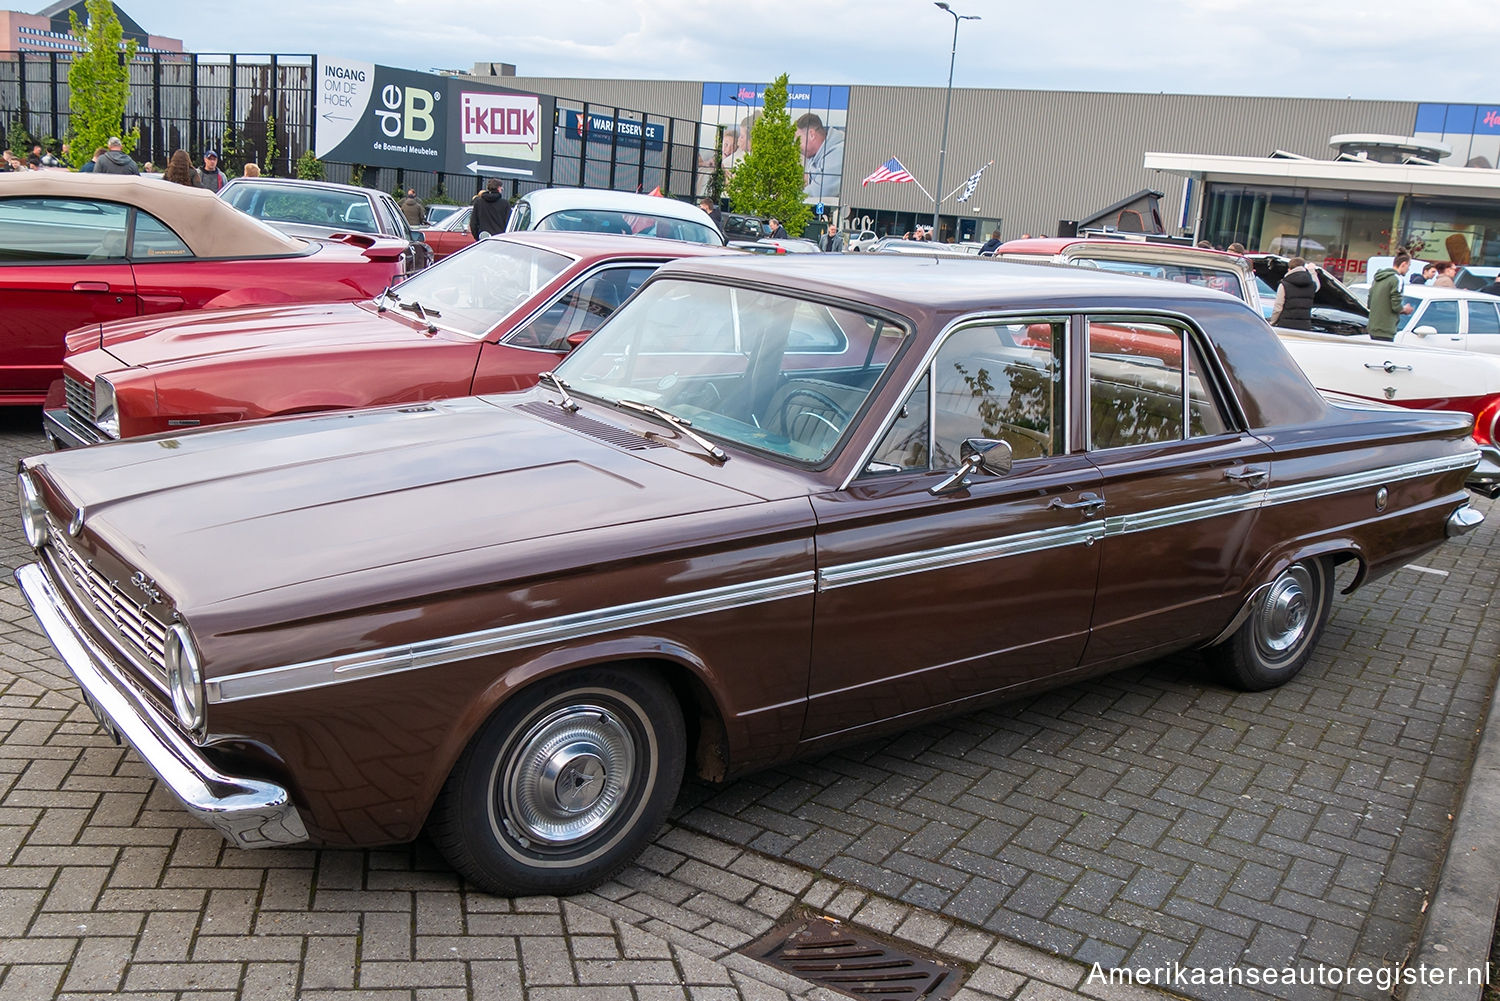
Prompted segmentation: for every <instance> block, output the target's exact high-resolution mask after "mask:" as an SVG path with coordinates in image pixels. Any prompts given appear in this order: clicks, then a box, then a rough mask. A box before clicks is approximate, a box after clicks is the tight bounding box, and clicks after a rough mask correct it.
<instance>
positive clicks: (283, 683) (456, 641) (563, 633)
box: [206, 570, 816, 703]
mask: <svg viewBox="0 0 1500 1001" xmlns="http://www.w3.org/2000/svg"><path fill="white" fill-rule="evenodd" d="M815 587H816V577H815V574H814V572H813V571H811V570H807V571H804V572H802V573H795V574H787V575H786V576H783V577H772V578H770V579H768V580H759V581H752V582H749V583H746V584H731V585H729V586H727V587H716V588H710V589H708V590H706V591H694V592H692V593H690V594H683V595H673V596H672V597H670V598H655V599H652V600H650V601H638V602H635V603H633V604H629V605H617V606H615V607H614V608H604V609H600V610H598V611H588V612H575V613H573V614H571V615H559V616H555V617H553V618H550V619H539V620H537V621H534V622H520V623H516V624H515V625H509V626H499V627H497V628H495V629H482V630H479V631H478V632H472V633H463V634H461V635H458V636H444V637H441V638H439V639H433V640H426V641H424V642H421V643H412V644H408V645H406V646H397V647H385V648H382V649H379V650H368V651H364V652H361V653H352V654H345V655H343V656H340V657H328V658H325V659H323V660H311V661H306V662H304V663H300V664H288V665H286V666H284V667H272V668H267V669H266V670H263V671H247V672H245V673H244V674H234V675H230V676H228V677H225V678H218V679H216V680H211V681H209V682H208V683H207V685H206V687H207V689H208V701H209V702H210V703H220V702H238V701H240V700H242V699H253V698H257V697H260V696H264V695H283V694H286V693H288V692H298V691H302V690H304V689H308V688H321V687H323V686H325V685H338V684H343V683H344V682H348V681H358V680H360V679H362V678H369V677H374V676H379V675H386V674H396V673H398V672H401V671H412V670H416V669H417V668H422V667H433V666H436V665H438V664H449V663H452V662H454V661H458V660H468V659H469V658H471V657H485V656H490V655H492V654H497V653H506V652H508V651H511V650H520V649H523V648H525V647H531V646H540V645H542V644H544V643H563V642H566V641H568V640H575V639H582V638H583V637H586V636H595V635H598V634H599V633H607V632H610V631H612V630H615V629H628V628H631V627H635V626H647V625H654V624H656V623H659V622H669V621H671V620H673V619H681V618H686V617H688V616H692V615H702V614H704V613H706V612H722V611H727V610H729V609H733V608H744V607H746V606H748V605H758V604H762V603H763V602H767V601H779V600H781V599H783V598H795V597H798V596H801V595H806V594H812V593H813V591H814V589H815Z"/></svg>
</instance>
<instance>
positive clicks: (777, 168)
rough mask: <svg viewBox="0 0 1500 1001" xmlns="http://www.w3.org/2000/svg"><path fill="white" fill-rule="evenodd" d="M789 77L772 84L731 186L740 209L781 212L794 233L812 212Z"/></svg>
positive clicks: (733, 202) (764, 213)
mask: <svg viewBox="0 0 1500 1001" xmlns="http://www.w3.org/2000/svg"><path fill="white" fill-rule="evenodd" d="M787 79H788V77H787V74H785V73H783V74H781V76H779V77H777V78H776V82H775V83H773V84H771V86H769V87H767V88H766V99H765V108H764V111H763V113H762V114H761V116H760V120H759V121H758V122H756V123H755V128H754V130H753V131H752V132H751V133H750V152H749V153H747V154H745V158H744V159H743V160H741V161H740V164H739V166H737V167H735V168H734V172H733V173H731V174H730V175H729V183H728V185H727V186H726V187H727V190H728V192H729V204H730V205H732V206H733V207H734V210H735V211H736V212H744V213H746V214H748V215H758V216H775V217H776V218H777V219H780V220H781V223H782V225H784V226H785V227H786V230H787V232H788V233H792V234H800V233H801V232H802V230H803V227H805V226H806V225H807V220H808V216H809V215H810V212H809V210H808V207H807V206H806V205H804V204H802V189H803V187H804V185H805V181H804V178H803V173H802V150H801V149H800V148H799V147H798V145H797V129H796V127H795V126H793V125H792V116H791V115H789V114H787V110H786V100H787ZM721 148H722V144H721Z"/></svg>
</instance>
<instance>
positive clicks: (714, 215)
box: [698, 195, 724, 233]
mask: <svg viewBox="0 0 1500 1001" xmlns="http://www.w3.org/2000/svg"><path fill="white" fill-rule="evenodd" d="M698 207H699V208H700V209H702V210H703V211H705V212H707V213H708V217H709V218H710V219H712V220H713V221H714V225H715V226H717V227H719V232H720V233H722V232H724V212H723V210H721V209H720V208H719V203H718V202H716V201H714V200H713V199H712V198H709V197H708V196H707V195H705V196H704V197H702V198H700V199H698Z"/></svg>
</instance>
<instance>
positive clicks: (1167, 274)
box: [1073, 257, 1276, 301]
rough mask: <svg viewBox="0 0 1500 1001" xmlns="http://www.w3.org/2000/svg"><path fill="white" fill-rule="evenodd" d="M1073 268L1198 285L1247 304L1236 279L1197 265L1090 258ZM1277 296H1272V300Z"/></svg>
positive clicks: (1228, 273)
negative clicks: (1092, 269)
mask: <svg viewBox="0 0 1500 1001" xmlns="http://www.w3.org/2000/svg"><path fill="white" fill-rule="evenodd" d="M1073 263H1074V264H1078V265H1081V266H1083V267H1086V268H1098V269H1099V270H1100V271H1112V272H1114V273H1116V274H1122V275H1140V276H1141V277H1142V278H1160V279H1162V280H1164V281H1169V282H1181V283H1182V284H1184V285H1197V286H1198V287H1199V288H1211V289H1216V290H1218V291H1220V292H1228V293H1229V294H1230V295H1232V296H1234V297H1235V298H1236V299H1240V300H1245V301H1248V299H1247V297H1246V295H1245V289H1244V286H1243V285H1241V284H1240V277H1239V275H1237V274H1235V273H1234V272H1233V271H1230V270H1227V269H1223V268H1206V267H1203V266H1202V265H1199V264H1153V263H1151V262H1148V261H1110V260H1101V259H1099V258H1093V257H1079V258H1076V259H1074V261H1073ZM1275 295H1276V293H1275V292H1274V291H1272V292H1271V296H1272V298H1274V297H1275Z"/></svg>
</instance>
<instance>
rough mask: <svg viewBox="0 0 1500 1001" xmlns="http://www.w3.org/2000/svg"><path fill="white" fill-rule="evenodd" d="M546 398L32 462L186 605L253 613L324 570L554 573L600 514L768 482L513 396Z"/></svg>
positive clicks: (482, 401)
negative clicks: (659, 454) (642, 455)
mask: <svg viewBox="0 0 1500 1001" xmlns="http://www.w3.org/2000/svg"><path fill="white" fill-rule="evenodd" d="M540 399H542V397H540V396H530V395H527V394H520V395H515V396H501V397H489V398H469V399H460V400H448V401H444V402H441V403H431V404H412V405H407V406H402V407H383V408H377V409H370V410H355V411H345V412H342V413H338V414H327V415H318V416H312V417H302V418H294V419H282V420H267V421H252V422H247V423H245V424H241V425H236V426H234V427H232V428H227V429H222V430H217V429H216V430H210V431H204V432H193V433H189V434H183V435H179V436H175V437H167V436H157V437H148V438H139V439H134V440H131V441H124V442H119V443H114V444H109V445H102V446H97V447H94V448H86V449H70V450H68V451H65V452H60V453H55V454H53V455H49V456H42V457H38V458H36V459H33V460H30V464H31V465H32V466H33V467H37V466H39V467H40V468H41V469H42V470H44V472H45V475H46V476H47V477H48V478H49V479H50V480H51V481H52V482H53V483H54V484H55V485H56V486H57V487H58V488H60V491H61V494H62V496H63V497H64V498H65V499H66V501H67V502H69V503H70V504H72V505H74V506H75V507H81V508H82V509H83V512H84V520H85V533H86V535H89V536H95V537H97V538H98V539H99V540H100V541H102V542H103V543H104V544H106V545H107V546H108V547H109V548H111V549H113V550H114V551H115V552H116V553H118V554H119V555H120V556H121V557H122V558H123V559H124V560H125V561H126V562H127V563H129V564H130V565H132V566H135V567H138V568H140V569H142V570H144V571H145V572H146V573H147V574H148V575H150V576H151V577H153V578H154V579H155V580H156V582H157V583H158V585H159V586H160V587H161V589H162V591H164V592H165V593H166V594H167V595H168V596H170V598H171V599H172V600H173V601H174V602H175V604H176V606H177V608H178V609H180V610H181V611H183V612H184V613H185V614H188V615H189V616H191V614H192V612H193V611H194V610H205V609H210V608H213V606H216V605H220V606H221V607H220V608H219V609H218V610H219V611H227V609H226V608H223V607H222V603H226V602H230V603H232V604H233V605H234V606H236V607H238V608H239V609H240V611H241V612H249V613H250V616H251V617H252V618H254V617H256V613H255V612H253V611H251V609H253V608H256V607H260V606H265V607H262V608H261V611H264V610H266V608H268V607H270V606H272V605H275V604H278V603H283V602H287V601H290V600H292V597H291V594H290V593H289V592H293V591H297V590H298V587H297V586H298V585H303V584H307V583H308V582H322V583H321V584H319V585H317V586H314V587H310V588H303V589H301V590H302V591H304V592H310V591H316V592H319V593H332V592H334V591H340V592H364V593H365V594H366V595H368V594H369V593H370V592H372V591H381V592H384V593H390V592H391V590H392V589H395V590H397V591H399V590H402V589H416V590H414V593H421V591H420V589H421V588H424V587H431V586H434V585H433V583H432V582H434V581H448V580H451V579H453V576H454V575H455V573H457V571H458V568H460V567H462V568H463V569H464V572H465V573H468V574H472V573H474V572H475V570H476V566H479V565H481V564H482V565H483V566H482V572H484V573H492V574H494V576H493V577H491V579H492V580H505V579H507V578H508V577H511V576H524V575H525V574H527V573H546V572H548V571H549V570H552V569H561V568H562V567H564V566H565V565H566V566H570V567H571V566H572V565H573V564H574V563H578V562H579V561H581V562H582V563H584V564H587V563H588V561H589V560H590V559H591V558H597V556H593V555H592V554H591V553H590V550H589V547H588V540H587V534H588V533H589V532H590V530H593V529H601V528H606V527H608V526H614V525H622V524H626V523H633V524H637V525H646V524H649V523H650V522H652V521H653V520H655V519H670V518H673V517H675V516H679V515H687V514H696V513H701V512H706V511H715V510H720V509H724V508H730V507H736V506H740V505H745V504H749V503H752V502H754V501H755V500H756V499H757V498H755V497H753V496H751V495H749V494H747V493H745V492H742V491H740V490H736V489H732V488H730V487H727V486H723V485H720V484H718V483H714V482H710V481H707V480H704V479H702V478H698V477H695V476H690V475H688V474H686V473H683V472H678V471H674V470H672V469H670V468H667V467H666V466H664V465H661V464H658V463H653V462H649V461H641V460H640V459H639V458H637V457H635V456H633V455H631V454H630V453H629V452H626V451H624V450H622V449H620V448H616V447H613V446H610V445H607V444H605V443H603V442H601V441H597V440H594V439H592V438H588V437H584V436H582V435H579V434H574V433H572V432H569V431H566V430H563V429H562V428H560V427H557V426H555V425H554V424H551V423H549V422H547V421H545V420H542V419H539V418H538V417H536V416H532V415H531V414H529V413H527V412H524V411H523V410H520V409H518V407H520V406H523V405H525V404H526V403H527V402H528V401H538V400H540ZM536 405H538V406H541V407H548V406H550V405H549V404H536ZM521 549H524V550H525V551H526V552H527V553H529V554H530V555H529V556H528V558H527V559H526V560H524V561H521V560H518V559H517V557H516V556H515V555H514V554H515V552H516V551H517V550H521ZM538 554H541V556H540V557H539V555H538ZM548 554H553V555H550V556H549V555H548ZM522 564H524V565H522ZM325 585H326V586H325ZM437 586H439V587H441V585H437ZM347 597H349V598H350V599H352V600H355V601H358V600H359V599H358V597H357V595H356V594H353V593H351V594H349V595H347ZM236 599H239V600H236ZM304 612H305V610H304Z"/></svg>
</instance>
